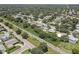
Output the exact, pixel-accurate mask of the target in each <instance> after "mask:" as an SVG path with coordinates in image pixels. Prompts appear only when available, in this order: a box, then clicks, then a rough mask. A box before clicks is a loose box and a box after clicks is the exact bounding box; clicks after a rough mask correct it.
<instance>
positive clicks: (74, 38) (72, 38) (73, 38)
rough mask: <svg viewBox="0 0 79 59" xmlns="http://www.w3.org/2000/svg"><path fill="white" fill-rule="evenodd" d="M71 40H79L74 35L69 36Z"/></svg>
mask: <svg viewBox="0 0 79 59" xmlns="http://www.w3.org/2000/svg"><path fill="white" fill-rule="evenodd" d="M69 39H70V40H75V41H77V40H78V39H77V38H76V37H74V36H73V35H69Z"/></svg>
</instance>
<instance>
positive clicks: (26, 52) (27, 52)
mask: <svg viewBox="0 0 79 59" xmlns="http://www.w3.org/2000/svg"><path fill="white" fill-rule="evenodd" d="M22 54H30V52H29V51H28V50H25V51H24V52H22Z"/></svg>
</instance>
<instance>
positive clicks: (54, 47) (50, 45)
mask: <svg viewBox="0 0 79 59" xmlns="http://www.w3.org/2000/svg"><path fill="white" fill-rule="evenodd" d="M4 21H6V22H9V23H10V24H12V23H11V22H10V21H7V20H4ZM12 25H13V26H15V27H16V28H19V29H21V30H22V31H24V32H26V33H27V34H29V35H30V36H32V37H34V38H36V39H37V40H39V41H40V42H45V43H47V45H48V46H49V47H50V48H52V49H53V50H54V51H56V52H59V53H60V54H69V53H71V52H65V51H63V50H62V49H60V48H59V47H56V46H54V45H53V44H51V43H49V42H47V41H45V40H44V39H41V38H39V37H37V36H35V35H34V34H32V33H30V32H28V31H26V30H24V29H22V28H20V27H18V26H16V25H15V24H12Z"/></svg>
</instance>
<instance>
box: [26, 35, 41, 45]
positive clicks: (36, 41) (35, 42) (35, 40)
mask: <svg viewBox="0 0 79 59" xmlns="http://www.w3.org/2000/svg"><path fill="white" fill-rule="evenodd" d="M27 40H28V41H29V42H31V43H32V44H33V45H35V46H39V44H40V42H39V41H38V40H37V39H35V38H33V37H31V36H30V37H29V38H28V39H27Z"/></svg>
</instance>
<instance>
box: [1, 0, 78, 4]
mask: <svg viewBox="0 0 79 59" xmlns="http://www.w3.org/2000/svg"><path fill="white" fill-rule="evenodd" d="M0 4H79V0H0Z"/></svg>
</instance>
